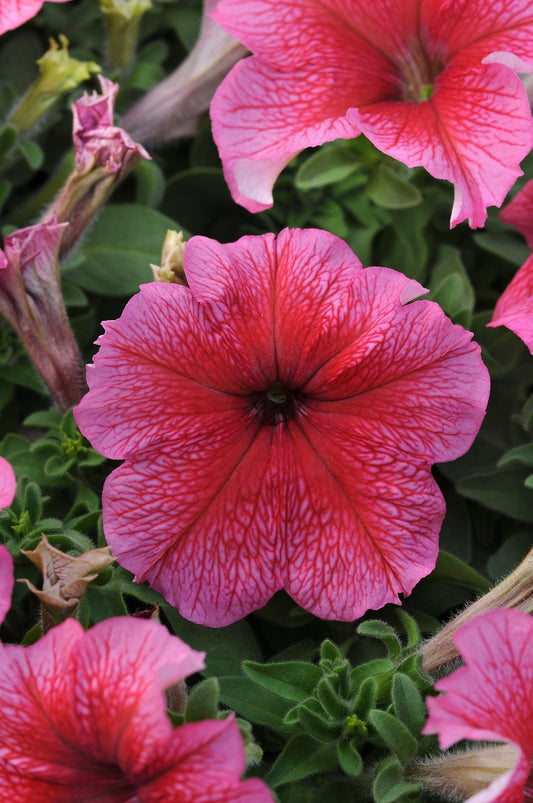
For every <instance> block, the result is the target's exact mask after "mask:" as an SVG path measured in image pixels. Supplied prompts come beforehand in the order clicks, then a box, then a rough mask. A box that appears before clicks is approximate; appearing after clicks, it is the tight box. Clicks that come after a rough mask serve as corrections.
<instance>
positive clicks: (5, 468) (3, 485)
mask: <svg viewBox="0 0 533 803" xmlns="http://www.w3.org/2000/svg"><path fill="white" fill-rule="evenodd" d="M16 490H17V478H16V477H15V472H14V471H13V469H12V467H11V464H10V463H8V462H7V460H6V459H5V458H4V457H0V510H3V508H5V507H9V506H10V504H11V503H12V501H13V499H14V498H15V492H16Z"/></svg>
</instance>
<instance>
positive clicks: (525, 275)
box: [487, 254, 533, 354]
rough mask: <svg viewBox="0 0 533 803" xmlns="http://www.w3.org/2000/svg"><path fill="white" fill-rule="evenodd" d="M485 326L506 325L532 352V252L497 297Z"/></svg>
mask: <svg viewBox="0 0 533 803" xmlns="http://www.w3.org/2000/svg"><path fill="white" fill-rule="evenodd" d="M487 326H490V327H494V326H506V327H507V328H508V329H510V330H511V331H512V332H514V333H515V335H518V337H519V338H521V339H522V340H523V341H524V343H525V344H526V346H527V347H528V349H529V350H530V352H531V353H532V354H533V254H532V255H531V256H530V257H529V259H527V260H526V262H524V264H523V265H522V267H521V268H520V270H519V271H518V273H517V274H516V276H515V277H514V279H513V280H512V281H511V283H510V284H509V285H508V287H507V288H506V289H505V290H504V292H503V293H502V295H501V296H500V298H499V299H498V303H497V304H496V306H495V308H494V314H493V316H492V320H491V322H490V323H488V324H487Z"/></svg>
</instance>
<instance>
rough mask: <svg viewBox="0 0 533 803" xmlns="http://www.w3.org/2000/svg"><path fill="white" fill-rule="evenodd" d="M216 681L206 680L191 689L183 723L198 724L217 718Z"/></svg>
mask: <svg viewBox="0 0 533 803" xmlns="http://www.w3.org/2000/svg"><path fill="white" fill-rule="evenodd" d="M219 691H220V690H219V686H218V680H217V679H216V678H207V679H206V680H202V682H201V683H198V684H197V685H196V686H194V687H193V689H192V691H191V692H190V694H189V698H188V700H187V708H186V709H185V722H200V721H201V720H202V719H216V718H217V716H218V696H219Z"/></svg>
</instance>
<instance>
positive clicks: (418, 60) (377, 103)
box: [211, 0, 533, 227]
mask: <svg viewBox="0 0 533 803" xmlns="http://www.w3.org/2000/svg"><path fill="white" fill-rule="evenodd" d="M214 14H215V17H216V19H217V20H218V21H219V22H220V23H221V24H222V25H224V26H225V27H226V28H227V29H228V30H229V31H230V32H231V33H232V34H233V35H234V36H236V37H237V38H239V39H240V40H241V41H243V42H244V43H245V44H246V45H247V47H249V48H250V49H251V51H252V53H253V54H254V55H253V56H252V57H251V58H249V59H245V60H244V61H243V62H241V63H240V64H238V65H237V66H236V67H235V68H234V69H233V70H232V71H231V73H230V74H229V75H228V76H227V77H226V79H225V80H224V82H223V83H222V85H221V86H220V88H219V89H218V91H217V93H216V95H215V97H214V99H213V102H212V105H211V116H212V120H213V133H214V137H215V141H216V142H217V145H218V148H219V152H220V155H221V158H222V162H223V165H224V171H225V175H226V179H227V181H228V184H229V186H230V189H231V191H232V194H233V197H234V198H235V200H237V201H238V202H239V203H241V204H243V205H244V206H245V207H246V208H247V209H249V210H250V211H259V210H261V209H264V208H266V207H267V206H269V205H271V203H272V195H271V189H272V185H273V182H274V180H275V178H276V176H277V175H278V174H279V172H280V171H281V170H282V169H283V167H284V166H285V165H286V164H287V162H288V161H289V160H290V159H291V158H292V157H293V156H294V155H295V154H296V153H297V152H298V151H300V150H302V149H303V148H305V147H308V146H311V145H318V144H321V143H322V142H327V141H329V140H332V139H334V138H336V137H341V138H350V137H354V136H357V135H358V133H360V132H361V131H362V132H363V133H364V134H365V135H366V136H367V137H369V139H371V141H372V142H373V143H374V144H375V145H376V146H377V147H378V148H379V149H380V150H382V151H383V152H384V153H386V154H388V155H390V156H393V157H394V158H396V159H399V160H400V161H403V162H405V163H406V164H407V165H409V166H417V165H421V166H423V167H425V168H426V169H427V170H428V172H430V173H431V174H432V175H433V176H435V177H436V178H441V179H447V180H448V181H451V182H452V183H453V184H454V186H455V203H454V208H453V212H452V218H451V224H452V226H453V225H455V224H456V223H459V222H460V221H461V220H464V219H466V218H468V219H469V221H470V225H471V226H473V227H476V226H482V225H483V223H484V221H485V218H486V207H487V206H489V205H500V204H501V203H502V201H503V199H504V197H505V195H506V193H507V192H508V190H509V188H510V187H511V185H512V184H513V182H514V180H515V179H516V177H517V176H518V175H520V174H521V171H520V167H519V163H520V161H521V160H522V159H523V158H524V156H526V154H527V153H528V151H529V150H530V148H531V146H532V145H533V125H532V121H531V113H530V109H529V104H528V101H527V96H526V92H525V90H524V88H523V86H522V84H521V82H520V81H519V79H518V78H517V76H516V75H514V73H513V70H517V71H518V70H520V71H522V72H523V71H528V70H533V58H532V57H531V51H532V45H533V15H532V14H531V9H530V7H529V4H528V3H526V2H525V0H515V1H514V2H512V3H509V4H505V6H502V4H501V3H496V2H490V3H489V4H488V9H487V11H485V7H484V5H483V11H481V7H480V2H479V0H460V2H458V3H450V2H448V1H447V0H410V2H407V3H401V4H399V3H395V2H392V0H380V2H376V3H373V4H372V6H371V7H369V5H368V3H364V2H363V0H349V1H347V0H327V2H321V3H319V2H316V1H315V0H307V2H304V0H296V2H292V1H291V2H289V0H281V1H280V2H278V1H277V0H276V2H275V0H222V2H221V3H220V4H219V5H218V7H217V9H216V10H215V12H214ZM510 131H512V132H513V135H512V136H511V137H509V136H508V134H509V132H510Z"/></svg>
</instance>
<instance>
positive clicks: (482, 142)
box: [347, 64, 533, 228]
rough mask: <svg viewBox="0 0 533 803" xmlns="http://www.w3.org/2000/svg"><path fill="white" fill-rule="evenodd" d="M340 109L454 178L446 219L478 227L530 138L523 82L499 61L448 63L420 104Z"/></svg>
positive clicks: (407, 157) (377, 141)
mask: <svg viewBox="0 0 533 803" xmlns="http://www.w3.org/2000/svg"><path fill="white" fill-rule="evenodd" d="M347 116H348V118H349V119H353V122H354V124H355V125H356V126H358V127H359V128H360V129H361V131H362V132H363V133H364V134H365V135H366V136H367V137H368V138H369V139H370V140H371V141H372V142H373V143H374V145H376V146H377V147H378V148H379V149H380V150H382V151H384V152H385V153H387V154H388V155H389V156H393V157H394V158H395V159H399V160H400V161H401V162H404V163H405V164H406V165H408V166H409V167H415V166H417V165H422V166H423V167H425V168H426V170H427V171H428V172H429V173H431V175H432V176H435V177H436V178H441V179H447V180H448V181H451V182H452V183H453V184H454V186H455V200H454V206H453V210H452V217H451V225H452V226H454V225H456V224H457V223H460V222H461V221H462V220H465V219H466V218H468V219H469V221H470V225H471V226H472V227H474V228H475V227H479V226H483V224H484V222H485V219H486V207H487V206H489V205H496V206H500V205H501V203H502V202H503V200H504V198H505V196H506V195H507V192H508V191H509V189H510V187H511V186H512V184H513V183H514V181H515V180H516V178H517V177H518V176H519V175H521V173H522V171H521V170H520V167H519V163H520V161H521V160H522V159H523V158H524V157H525V156H526V155H527V154H528V153H529V151H530V149H531V147H532V145H533V124H532V121H531V110H530V108H529V102H528V99H527V95H526V92H525V90H524V87H523V85H522V83H521V81H520V79H519V78H518V77H517V76H516V75H515V74H514V73H513V72H512V71H511V70H510V69H509V68H508V67H504V66H502V65H499V64H486V65H480V66H479V67H478V68H476V70H471V69H463V68H461V67H453V66H450V67H449V68H447V69H446V70H445V71H444V72H443V73H441V75H439V77H438V79H437V81H436V83H435V91H434V94H433V95H432V97H431V98H430V100H428V101H426V102H424V103H419V104H409V103H379V104H374V105H373V106H367V107H366V108H364V109H361V110H359V111H354V110H352V111H349V112H348V115H347ZM510 128H512V131H513V137H512V139H510V138H509V137H508V134H507V132H508V131H509V130H510Z"/></svg>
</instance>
